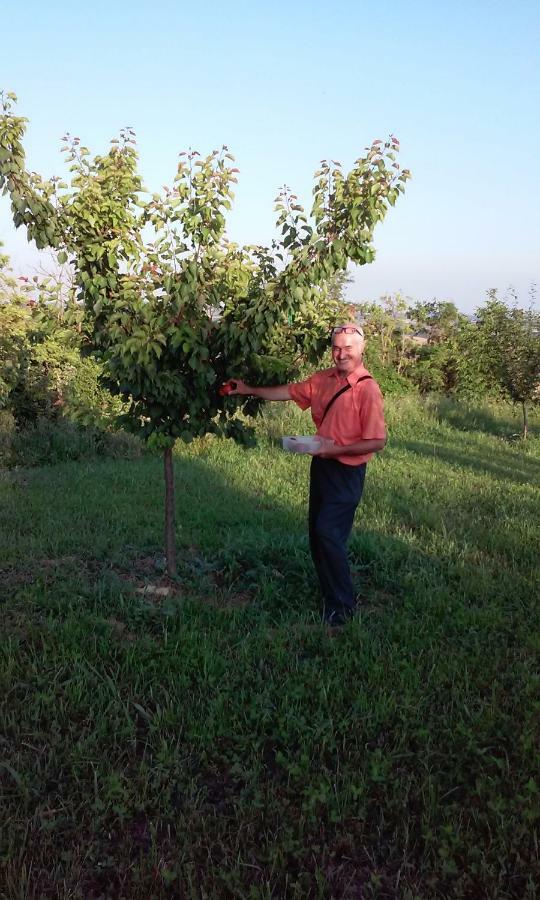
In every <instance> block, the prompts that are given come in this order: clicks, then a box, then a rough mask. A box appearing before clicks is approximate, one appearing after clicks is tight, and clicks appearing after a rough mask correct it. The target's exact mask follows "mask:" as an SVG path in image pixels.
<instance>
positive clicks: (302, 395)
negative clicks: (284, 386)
mask: <svg viewBox="0 0 540 900" xmlns="http://www.w3.org/2000/svg"><path fill="white" fill-rule="evenodd" d="M312 389H313V385H312V380H311V378H308V379H306V381H298V382H297V383H296V384H290V385H289V394H290V395H291V400H294V402H295V403H296V404H297V405H298V406H299V407H300V409H308V408H309V407H310V406H311V394H312Z"/></svg>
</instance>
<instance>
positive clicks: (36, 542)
mask: <svg viewBox="0 0 540 900" xmlns="http://www.w3.org/2000/svg"><path fill="white" fill-rule="evenodd" d="M512 416H513V414H512V411H508V410H505V409H502V410H499V411H493V410H489V409H484V410H477V411H474V410H463V408H460V407H455V406H452V405H451V404H442V405H438V406H437V405H435V404H430V405H424V406H421V405H420V404H419V402H418V401H417V400H414V399H410V398H403V399H401V400H399V401H398V400H394V401H389V402H388V420H389V423H390V433H391V439H390V442H389V445H388V447H387V449H386V450H385V452H384V453H383V454H381V455H380V456H379V457H378V458H377V459H376V460H374V461H373V463H372V464H371V465H370V467H369V471H368V475H367V479H366V489H365V494H364V499H363V501H362V505H361V508H360V510H359V512H358V516H357V522H356V526H355V531H354V534H353V538H352V540H351V557H352V561H353V566H354V570H355V574H356V578H357V581H358V588H359V591H360V592H361V596H362V600H363V603H362V607H361V611H360V613H359V615H358V616H357V618H356V619H355V620H354V621H353V623H352V624H351V625H349V626H347V627H346V628H345V629H343V631H342V632H340V633H339V634H337V635H335V636H332V635H330V634H328V633H327V632H326V631H325V630H324V629H323V628H322V626H321V625H320V624H319V618H318V617H319V609H320V600H319V597H318V595H317V590H316V584H315V581H314V576H313V571H312V568H311V562H310V558H309V551H308V543H307V536H306V528H305V514H306V501H307V473H308V460H307V459H306V458H301V457H297V456H294V455H292V454H291V455H289V454H285V453H283V452H282V451H281V450H280V449H279V447H278V445H277V437H278V436H279V435H281V434H283V433H286V434H287V433H289V434H290V433H305V430H306V428H309V418H307V417H306V415H303V414H301V413H299V412H295V411H294V410H292V409H290V407H289V405H285V404H283V405H275V406H274V407H272V409H271V410H269V411H268V413H267V415H266V418H265V420H264V421H263V422H262V423H261V425H260V434H261V437H260V444H259V446H258V447H257V448H256V449H254V450H244V449H242V448H240V447H236V446H235V445H233V444H232V443H230V442H225V441H220V440H210V439H209V440H204V441H198V442H195V443H193V444H191V445H189V446H180V447H179V448H178V453H177V458H176V490H177V516H178V523H177V535H178V549H179V558H180V577H179V581H178V584H171V583H170V582H168V581H167V579H166V578H165V577H164V575H163V560H162V549H161V548H162V497H163V483H162V482H163V479H162V465H161V461H160V459H158V458H154V457H143V458H142V459H138V460H134V461H114V462H95V463H66V464H62V465H58V466H55V467H50V468H40V469H28V470H14V471H11V472H4V473H3V474H0V530H1V535H2V556H1V562H0V594H1V599H2V613H3V622H4V625H3V629H2V637H1V673H0V679H1V680H0V697H1V701H0V702H1V713H2V724H1V731H0V779H1V781H0V783H1V788H2V792H3V803H2V807H1V809H2V812H1V826H2V828H1V848H0V852H1V857H0V865H1V870H0V897H2V898H9V900H11V898H17V900H18V898H21V900H22V898H32V900H34V898H35V900H38V898H39V900H41V898H84V900H87V898H95V900H97V898H109V897H110V898H126V900H149V898H152V897H156V898H158V897H164V898H165V897H171V898H172V897H175V898H181V900H183V898H199V897H201V898H222V897H223V898H228V897H230V898H244V897H245V898H271V897H272V898H289V897H291V898H319V897H320V898H355V900H358V898H360V900H362V898H370V897H376V898H404V900H407V898H408V900H414V898H418V900H420V898H421V900H435V898H453V897H456V898H471V900H473V898H474V900H477V898H533V897H537V896H540V889H539V888H538V885H539V884H540V859H539V844H538V830H539V829H538V825H539V820H540V775H539V767H538V739H539V736H540V729H539V723H538V716H539V711H540V702H539V698H540V691H539V682H540V678H539V667H538V660H539V654H538V651H539V649H540V629H539V605H538V597H539V591H538V576H537V563H538V558H537V557H538V546H539V544H540V541H539V531H540V529H539V525H540V504H539V490H538V487H539V483H540V478H539V476H540V427H539V417H538V415H537V416H536V419H535V418H534V417H533V419H532V436H531V438H530V440H529V441H528V443H527V445H526V446H524V445H523V442H521V441H519V440H517V439H516V438H515V437H514V438H512V435H513V434H514V432H517V431H519V414H518V413H516V415H515V418H512Z"/></svg>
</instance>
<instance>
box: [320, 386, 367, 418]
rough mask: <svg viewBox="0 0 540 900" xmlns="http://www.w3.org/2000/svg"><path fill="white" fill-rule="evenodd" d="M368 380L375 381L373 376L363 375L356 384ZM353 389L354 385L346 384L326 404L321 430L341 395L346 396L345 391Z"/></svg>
mask: <svg viewBox="0 0 540 900" xmlns="http://www.w3.org/2000/svg"><path fill="white" fill-rule="evenodd" d="M368 378H371V380H373V378H372V376H371V375H361V376H360V378H359V379H358V381H357V382H356V384H360V382H361V381H366V380H367V379H368ZM355 386H356V385H355ZM351 387H352V385H350V384H346V385H345V387H342V388H341V390H339V391H338V392H337V394H334V396H333V397H331V398H330V400H329V401H328V403H327V404H326V409H325V411H324V412H323V414H322V419H321V421H320V424H319V428H320V427H321V425H322V423H323V422H324V420H325V418H326V413H327V412H328V410H329V409H330V407H331V406H332V404H333V403H335V402H336V400H337V398H338V397H341V395H342V394H344V393H345V391H349V390H350V389H351Z"/></svg>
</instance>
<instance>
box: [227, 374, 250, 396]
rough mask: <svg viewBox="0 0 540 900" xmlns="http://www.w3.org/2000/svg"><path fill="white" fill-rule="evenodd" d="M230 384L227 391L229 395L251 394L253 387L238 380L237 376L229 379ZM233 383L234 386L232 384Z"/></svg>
mask: <svg viewBox="0 0 540 900" xmlns="http://www.w3.org/2000/svg"><path fill="white" fill-rule="evenodd" d="M229 384H230V385H231V390H230V391H229V396H232V395H234V394H244V395H245V394H252V393H253V389H252V388H250V386H249V385H248V384H245V383H244V382H243V381H240V380H239V379H238V378H231V380H230V381H229ZM233 385H234V386H233Z"/></svg>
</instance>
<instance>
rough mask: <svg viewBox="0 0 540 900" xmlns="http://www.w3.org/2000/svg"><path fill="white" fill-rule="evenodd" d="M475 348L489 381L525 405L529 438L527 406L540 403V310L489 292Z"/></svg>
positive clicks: (478, 314)
mask: <svg viewBox="0 0 540 900" xmlns="http://www.w3.org/2000/svg"><path fill="white" fill-rule="evenodd" d="M475 350H476V354H477V358H478V363H479V366H480V367H481V369H482V370H483V371H484V372H485V373H486V378H487V380H488V381H489V382H490V383H491V384H492V385H494V386H496V387H497V388H498V389H499V390H500V392H501V393H502V395H503V396H505V397H507V398H508V399H509V400H512V401H513V402H514V403H519V404H520V405H521V410H522V415H523V437H524V438H526V437H527V435H528V416H527V407H528V406H529V405H530V404H533V403H538V402H540V313H538V312H537V311H535V310H534V309H533V308H532V307H531V308H530V309H520V308H519V307H518V306H516V305H511V304H510V303H509V302H506V301H505V300H502V299H501V298H500V297H499V296H498V294H497V291H496V290H492V291H489V294H488V300H487V302H486V304H485V305H484V306H481V307H479V308H478V309H477V310H476V335H475Z"/></svg>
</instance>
